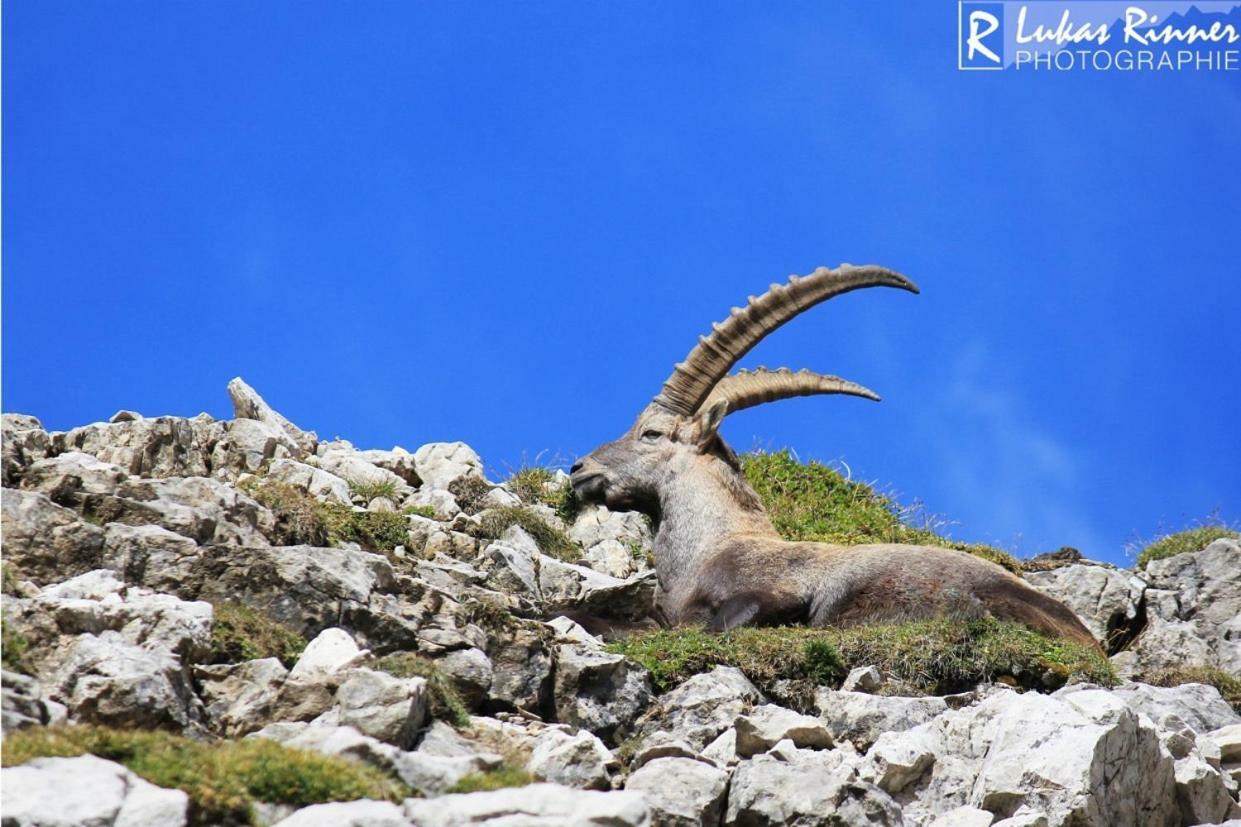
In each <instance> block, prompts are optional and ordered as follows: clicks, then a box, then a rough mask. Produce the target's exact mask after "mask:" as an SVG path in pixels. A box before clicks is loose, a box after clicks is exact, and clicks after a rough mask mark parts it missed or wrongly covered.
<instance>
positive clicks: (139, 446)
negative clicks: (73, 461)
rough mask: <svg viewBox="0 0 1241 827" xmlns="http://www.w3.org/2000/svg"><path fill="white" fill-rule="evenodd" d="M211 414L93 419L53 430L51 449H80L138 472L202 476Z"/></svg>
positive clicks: (206, 463)
mask: <svg viewBox="0 0 1241 827" xmlns="http://www.w3.org/2000/svg"><path fill="white" fill-rule="evenodd" d="M212 422H213V421H212V419H211V418H210V417H208V416H206V415H205V414H203V415H202V416H201V417H198V418H195V419H186V418H184V417H179V416H158V417H151V418H147V417H136V418H132V419H131V418H125V419H122V420H121V421H116V422H96V423H94V424H92V425H84V426H82V427H80V428H74V429H73V430H71V431H66V432H65V433H58V434H53V435H52V447H53V452H54V453H57V454H62V453H65V452H68V451H81V452H82V453H84V454H91V455H92V456H95V457H97V458H98V459H101V460H103V461H104V462H110V463H112V464H114V465H119V466H121V467H122V468H124V469H125V470H126V471H128V472H129V473H130V474H133V475H135V476H140V477H205V476H207V474H208V473H210V465H209V456H210V450H209V448H208V445H207V435H208V434H209V433H210V432H211V428H210V425H211V424H212Z"/></svg>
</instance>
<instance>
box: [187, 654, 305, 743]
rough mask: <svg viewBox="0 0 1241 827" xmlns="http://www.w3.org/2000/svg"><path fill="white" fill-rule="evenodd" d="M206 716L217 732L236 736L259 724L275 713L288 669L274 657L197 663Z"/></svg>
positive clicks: (264, 722)
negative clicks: (211, 663)
mask: <svg viewBox="0 0 1241 827" xmlns="http://www.w3.org/2000/svg"><path fill="white" fill-rule="evenodd" d="M194 677H195V678H197V679H198V683H199V685H200V686H201V687H202V689H201V692H200V695H201V697H202V699H203V702H204V703H205V705H206V712H207V719H208V721H210V723H211V726H212V727H213V728H214V729H215V730H216V731H217V732H219V733H220V734H222V735H224V736H226V737H230V738H236V737H239V736H242V735H246V734H249V733H251V732H253V731H255V730H256V729H259V728H260V727H263V726H265V725H266V724H267V722H268V721H270V720H271V718H272V715H273V714H274V713H275V709H276V704H277V701H278V700H279V698H280V690H281V688H282V687H283V685H284V681H285V678H287V677H288V670H287V669H285V668H284V666H283V665H282V664H281V663H280V661H279V660H277V659H276V658H263V659H261V660H248V661H245V662H243V663H236V664H220V665H218V666H199V667H197V668H195V670H194Z"/></svg>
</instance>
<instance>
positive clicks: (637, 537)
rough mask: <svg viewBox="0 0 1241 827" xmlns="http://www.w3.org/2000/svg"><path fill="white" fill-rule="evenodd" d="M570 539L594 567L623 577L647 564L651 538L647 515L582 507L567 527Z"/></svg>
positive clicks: (590, 506)
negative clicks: (578, 546) (579, 547)
mask: <svg viewBox="0 0 1241 827" xmlns="http://www.w3.org/2000/svg"><path fill="white" fill-rule="evenodd" d="M569 539H571V540H573V541H574V542H575V543H577V544H578V545H580V546H581V547H582V560H583V562H585V563H586V565H588V566H590V567H591V568H592V569H595V570H596V571H600V572H603V573H604V574H608V575H611V576H612V577H616V578H620V579H624V578H626V577H629V576H630V575H632V574H636V573H638V572H641V571H645V570H646V569H648V568H650V566H649V565H648V564H647V555H648V554H651V553H652V549H653V543H654V538H653V537H652V535H651V527H650V524H649V523H648V522H647V520H646V518H645V517H643V516H642V515H641V514H638V513H637V512H633V511H625V512H621V511H609V510H608V509H607V508H605V507H603V506H601V505H588V506H586V507H585V508H583V509H582V510H581V511H580V512H579V513H578V515H577V517H576V518H575V519H574V521H573V525H571V526H570V527H569Z"/></svg>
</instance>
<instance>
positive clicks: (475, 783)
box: [448, 762, 537, 793]
mask: <svg viewBox="0 0 1241 827" xmlns="http://www.w3.org/2000/svg"><path fill="white" fill-rule="evenodd" d="M536 780H537V779H536V778H535V777H534V776H533V775H531V774H530V773H528V772H526V770H524V769H522V768H521V767H518V766H514V765H513V764H509V763H507V762H506V763H504V764H501V765H500V766H498V767H496V768H495V769H493V770H487V771H486V772H472V773H470V774H469V775H466V776H464V777H462V778H461V780H459V781H458V782H457V783H456V784H453V785H452V786H451V787H449V788H448V792H450V793H477V792H484V791H486V790H500V789H503V788H505V787H524V786H526V785H527V784H533V783H534V782H535V781H536Z"/></svg>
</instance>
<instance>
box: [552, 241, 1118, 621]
mask: <svg viewBox="0 0 1241 827" xmlns="http://www.w3.org/2000/svg"><path fill="white" fill-rule="evenodd" d="M880 285H882V286H887V287H899V288H901V289H903V290H909V291H910V292H914V293H916V292H918V288H917V287H916V286H915V285H914V284H913V282H911V281H910V280H909V279H907V278H905V277H904V276H902V275H900V274H898V273H894V272H892V271H891V270H887V269H884V268H882V267H876V266H863V267H854V266H850V265H847V264H846V265H841V266H840V267H839V268H837V269H835V270H828V269H826V268H820V269H818V270H816V271H814V273H812V274H810V275H809V276H806V277H804V278H798V277H797V276H794V277H792V278H791V279H790V280H789V282H788V284H786V285H785V284H775V285H772V286H771V289H769V290H768V291H767V292H766V293H764V294H763V295H762V296H760V297H759V298H757V299H755V298H753V297H751V298H750V300H749V303H748V305H747V306H746V307H744V308H734V309H733V311H732V313H731V314H730V315H729V317H728V319H726V320H725V321H724V322H722V323H719V324H716V325H714V326H713V331H712V332H711V334H710V335H708V336H703V337H700V338H699V340H698V345H697V347H695V348H694V349H693V351H691V352H690V354H689V356H688V358H687V359H686V360H685V361H684V362H682V363H680V364H679V365H677V366H676V368H675V370H673V372H672V375H671V376H670V377H669V378H668V380H667V381H666V382H665V383H664V386H663V390H662V391H661V392H660V394H659V395H658V396H656V397H655V399H654V400H653V401H652V402H651V403H650V404H649V405H647V406H646V409H645V410H643V411H642V413H641V414H639V415H638V419H637V421H636V422H634V424H633V426H632V427H631V428H630V429H629V430H628V431H627V432H626V433H625V434H624V435H623V436H621V438H620V439H617V440H616V441H614V442H609V443H607V444H605V445H602V446H600V447H598V448H596V449H595V450H594V451H593V452H591V453H590V454H589V455H588V456H586V457H585V458H583V459H582V460H580V461H578V462H577V463H576V464H575V465H574V466H573V468H572V483H573V488H574V490H575V491H576V493H577V495H578V497H579V498H581V499H582V500H583V501H586V502H601V503H604V504H606V505H607V507H608V508H611V509H616V510H624V511H641V512H643V513H644V514H647V515H648V516H650V518H651V519H652V520H653V522H654V525H655V527H656V534H655V569H656V574H657V576H658V581H659V587H660V594H659V599H658V605H657V607H656V612H657V614H658V615H659V618H660V620H661V622H664V623H667V624H669V625H678V624H683V623H703V624H706V625H707V626H708V627H709V628H712V629H716V630H723V629H729V628H732V627H735V626H742V625H774V624H784V623H810V624H811V625H815V626H826V625H836V626H843V625H853V624H859V623H875V622H884V621H892V620H900V619H915V618H929V617H937V616H944V615H952V616H959V617H986V616H990V617H995V618H999V619H1006V620H1013V621H1017V622H1020V623H1023V624H1025V625H1027V626H1029V627H1031V628H1033V629H1035V630H1036V631H1039V632H1043V633H1045V634H1050V635H1054V636H1059V637H1064V638H1068V639H1071V640H1076V641H1080V642H1082V643H1086V644H1088V645H1096V642H1095V639H1094V637H1093V636H1092V635H1091V634H1090V632H1089V631H1088V630H1087V629H1086V628H1085V627H1084V626H1083V625H1082V624H1081V622H1080V621H1078V619H1077V618H1076V616H1074V614H1073V613H1072V612H1071V611H1069V610H1068V609H1067V608H1066V607H1065V606H1064V605H1062V604H1061V603H1059V602H1057V601H1056V600H1053V599H1051V598H1049V597H1047V596H1045V595H1043V594H1041V593H1039V592H1038V591H1035V590H1034V589H1033V588H1031V587H1029V586H1027V585H1026V584H1025V583H1024V582H1022V580H1020V579H1019V578H1017V577H1014V576H1013V575H1012V574H1009V573H1008V572H1007V571H1005V570H1004V569H1002V568H1000V567H999V566H997V565H995V564H994V563H989V562H987V561H985V560H982V559H980V558H978V557H975V556H973V555H970V554H967V553H965V552H962V551H953V550H950V549H943V548H933V547H928V546H914V545H896V544H884V545H862V546H849V547H845V546H838V545H831V544H827V543H811V542H788V541H785V540H783V539H781V538H780V537H779V535H777V534H776V531H775V529H774V528H773V527H772V524H771V520H770V519H768V517H767V514H766V512H765V511H764V509H763V506H762V504H761V503H760V502H759V498H758V495H757V494H755V493H754V490H753V489H752V488H751V487H750V485H749V484H748V483H747V482H746V480H745V477H744V476H742V474H741V469H740V464H739V463H738V460H737V456H736V454H734V453H733V451H732V449H730V448H729V447H728V446H727V445H726V444H725V443H724V440H723V439H722V438H721V437H720V436H719V433H718V429H719V427H720V423H721V422H722V421H723V419H724V417H725V415H727V414H729V413H732V412H734V411H740V410H743V409H745V408H749V407H752V406H754V405H759V404H762V403H764V402H773V401H775V400H778V399H787V398H789V397H794V396H805V395H809V394H820V393H825V394H830V393H840V394H849V395H852V396H861V397H866V398H868V399H875V400H877V399H878V398H879V397H878V396H876V395H875V394H874V393H873V392H871V391H870V390H867V389H866V388H864V387H862V386H861V385H856V384H854V383H852V382H848V381H845V380H844V379H840V378H838V377H835V376H824V375H820V374H816V373H811V372H809V371H806V370H802V371H799V372H797V373H793V372H792V371H789V370H787V369H781V370H776V371H768V370H764V369H762V368H760V369H758V370H755V371H744V370H743V371H740V372H738V373H735V374H733V375H731V376H728V375H726V374H728V371H729V370H730V369H731V368H732V366H733V365H734V364H736V362H737V360H739V359H740V358H741V357H742V356H744V355H745V354H746V353H748V352H749V350H750V349H751V348H753V347H754V346H755V345H756V344H758V342H759V341H760V340H761V339H762V338H763V337H764V336H766V335H767V334H768V333H771V332H772V331H773V330H775V329H776V328H778V327H779V326H780V325H782V324H784V323H785V322H787V321H789V320H790V319H792V318H793V317H795V316H797V315H798V314H799V313H802V312H803V311H805V310H807V309H809V308H810V307H813V306H814V305H816V304H818V303H820V302H822V301H825V300H827V299H830V298H832V297H834V296H839V295H840V294H842V293H847V292H849V291H851V290H856V289H858V288H861V287H875V286H880Z"/></svg>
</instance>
